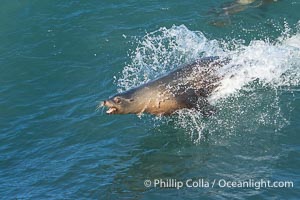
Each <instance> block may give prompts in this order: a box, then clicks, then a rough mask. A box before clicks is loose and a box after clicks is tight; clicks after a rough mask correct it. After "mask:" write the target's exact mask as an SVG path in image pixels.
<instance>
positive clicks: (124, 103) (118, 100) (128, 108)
mask: <svg viewBox="0 0 300 200" xmlns="http://www.w3.org/2000/svg"><path fill="white" fill-rule="evenodd" d="M102 106H105V107H107V108H108V110H107V111H106V113H107V114H130V113H131V114H135V113H138V112H139V111H138V110H137V108H136V107H135V105H134V99H133V98H128V97H126V96H124V95H122V94H117V95H115V96H113V97H111V98H109V99H108V100H105V101H103V102H102Z"/></svg>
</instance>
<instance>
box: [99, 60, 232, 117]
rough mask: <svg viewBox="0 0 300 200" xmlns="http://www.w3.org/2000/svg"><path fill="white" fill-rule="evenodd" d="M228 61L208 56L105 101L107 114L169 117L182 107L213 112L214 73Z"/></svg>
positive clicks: (207, 113) (208, 113) (216, 77)
mask: <svg viewBox="0 0 300 200" xmlns="http://www.w3.org/2000/svg"><path fill="white" fill-rule="evenodd" d="M224 62H227V61H226V60H221V59H219V57H208V58H203V59H200V60H197V61H195V62H194V63H192V64H189V65H186V66H183V67H180V68H178V69H176V70H174V71H172V72H170V73H168V74H167V75H164V76H162V77H160V78H157V79H155V80H153V81H150V82H148V83H145V84H142V85H140V86H139V87H136V88H133V89H130V90H128V91H126V92H123V93H120V94H117V95H115V96H113V97H111V98H109V99H108V100H105V101H103V102H102V106H106V107H108V108H109V109H108V110H107V111H106V113H107V114H142V113H149V114H154V115H170V114H172V113H174V112H175V111H177V110H179V109H183V108H187V109H192V108H193V109H197V110H200V111H201V112H202V113H203V114H204V115H210V114H212V113H213V112H214V109H213V108H212V106H210V105H209V104H208V101H207V97H208V96H209V95H210V94H211V92H212V91H213V90H214V89H215V88H216V87H217V86H218V81H219V79H220V78H219V77H218V76H217V75H216V73H215V71H216V69H218V67H220V66H222V65H223V64H224Z"/></svg>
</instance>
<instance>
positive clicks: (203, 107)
mask: <svg viewBox="0 0 300 200" xmlns="http://www.w3.org/2000/svg"><path fill="white" fill-rule="evenodd" d="M194 108H195V109H196V110H198V111H200V112H201V114H202V115H203V116H206V117H208V116H211V115H213V114H215V113H216V112H217V109H216V108H215V106H213V105H211V104H210V103H209V102H208V100H207V99H206V98H204V97H199V98H198V101H197V105H196V106H195V107H194Z"/></svg>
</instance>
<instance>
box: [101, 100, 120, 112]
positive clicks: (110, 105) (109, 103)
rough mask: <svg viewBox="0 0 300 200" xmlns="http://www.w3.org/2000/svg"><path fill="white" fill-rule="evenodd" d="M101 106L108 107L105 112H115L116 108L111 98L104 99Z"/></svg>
mask: <svg viewBox="0 0 300 200" xmlns="http://www.w3.org/2000/svg"><path fill="white" fill-rule="evenodd" d="M101 105H102V106H105V107H108V110H107V111H106V114H116V113H117V111H118V109H117V107H116V106H115V104H114V103H113V102H112V101H111V100H105V101H103V102H102V103H101Z"/></svg>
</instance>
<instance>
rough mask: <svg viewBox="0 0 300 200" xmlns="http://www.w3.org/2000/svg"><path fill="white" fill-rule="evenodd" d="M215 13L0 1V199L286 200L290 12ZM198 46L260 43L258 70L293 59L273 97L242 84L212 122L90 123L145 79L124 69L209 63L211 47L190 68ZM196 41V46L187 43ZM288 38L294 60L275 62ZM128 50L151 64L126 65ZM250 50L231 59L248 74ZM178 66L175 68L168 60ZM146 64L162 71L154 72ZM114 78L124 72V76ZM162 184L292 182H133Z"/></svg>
mask: <svg viewBox="0 0 300 200" xmlns="http://www.w3.org/2000/svg"><path fill="white" fill-rule="evenodd" d="M226 2H228V1H222V0H218V1H208V0H205V1H178V0H176V1H174V0H173V1H163V2H161V1H133V0H132V1H117V0H115V1H107V0H101V1H96V0H90V1H79V0H70V1H57V0H51V1H50V0H44V1H37V0H31V1H28V0H24V1H18V0H2V3H1V5H0V130H1V132H0V196H1V199H151V200H153V199H166V198H168V199H299V198H300V187H299V185H300V136H299V132H300V121H299V117H300V92H299V91H300V87H299V84H298V80H299V79H298V78H299V77H300V76H299V74H300V68H299V66H300V65H299V62H298V61H299V59H300V58H299V55H300V54H299V48H300V39H299V38H300V36H299V35H300V31H299V18H300V14H299V10H300V3H299V2H298V1H297V0H282V1H278V2H276V3H271V4H268V5H263V6H261V7H255V6H253V7H249V8H247V9H245V10H244V11H242V12H240V13H236V14H234V15H231V16H227V15H224V14H222V9H221V8H222V6H224V3H226ZM213 24H216V25H217V26H214V25H213ZM163 27H166V28H165V29H164V30H162V28H163ZM195 33H197V34H196V36H195V35H194V34H195ZM200 33H201V34H203V35H205V39H206V40H207V41H211V42H212V43H213V41H214V40H217V41H222V42H223V44H224V46H226V44H227V45H228V46H229V47H226V49H229V50H228V51H227V53H228V54H230V52H231V53H232V54H234V53H233V52H235V51H238V52H244V50H243V49H247V47H248V46H251V42H253V41H254V40H255V41H264V42H265V43H264V44H263V45H262V47H263V48H266V47H268V44H270V48H269V47H268V48H266V51H263V52H267V53H266V54H265V55H262V57H266V56H267V55H269V56H270V58H271V59H268V60H269V61H272V58H274V63H275V64H274V66H277V64H278V63H279V61H278V60H276V58H278V57H280V55H282V54H284V53H287V54H289V53H290V52H295V55H296V56H295V55H294V56H291V57H289V56H286V57H284V59H285V62H284V63H287V65H290V66H291V67H290V68H289V70H287V71H288V72H285V73H284V74H283V75H286V74H288V75H287V77H288V78H287V79H289V81H288V83H289V84H279V86H278V84H277V85H276V84H273V82H272V80H273V79H271V81H266V82H267V85H264V84H261V83H256V82H255V81H254V82H250V83H247V84H244V85H242V90H238V91H236V92H234V93H233V95H231V96H230V95H229V97H226V98H225V99H223V100H220V101H217V103H216V105H217V107H218V108H221V109H220V112H218V114H217V115H216V116H214V117H212V118H211V119H205V118H202V117H201V116H198V115H195V114H191V115H189V114H185V115H182V116H181V117H180V116H177V117H176V116H175V117H171V118H168V119H156V118H154V117H152V116H144V117H142V118H139V117H137V116H134V115H127V116H107V115H105V114H103V113H102V110H101V109H100V110H99V111H96V107H97V104H98V103H99V102H100V101H101V100H103V99H105V98H107V97H108V96H110V95H113V94H114V93H116V92H117V89H120V88H121V89H126V87H130V86H133V85H135V84H138V83H140V79H139V78H140V77H141V76H140V75H141V74H146V72H145V69H144V68H143V65H142V64H143V63H142V64H137V62H136V61H140V60H143V61H145V60H146V61H145V62H144V64H145V63H148V64H149V65H150V66H156V67H158V69H166V71H167V68H166V67H168V66H171V65H173V64H174V63H177V64H184V61H187V60H191V59H193V58H195V57H193V56H197V55H198V56H201V55H203V52H204V54H205V52H209V53H207V54H210V53H211V52H213V51H210V50H209V49H208V47H215V45H214V44H210V45H208V46H204V47H203V49H201V51H197V52H200V53H199V54H197V55H193V56H190V57H189V55H191V52H196V50H194V48H195V49H197V48H198V47H199V45H198V44H199V43H201V41H203V38H202V39H201V37H199V38H198V36H199V34H200ZM164 34H169V35H172V34H173V35H172V36H164ZM174 34H175V35H174ZM201 34H200V35H201ZM147 35H148V36H149V37H147ZM177 36H178V38H179V39H178V38H177ZM161 37H165V38H167V39H166V40H162V39H160V38H161ZM174 37H175V39H174ZM195 37H196V40H197V42H198V40H201V41H200V42H199V43H197V42H196V43H193V42H192V43H189V41H190V40H189V38H192V39H193V38H194V39H195ZM170 38H173V39H170ZM176 38H177V39H176ZM280 38H285V39H282V40H281V39H280ZM287 38H291V39H290V40H289V44H292V46H293V44H295V45H296V47H295V49H292V50H290V49H288V50H286V49H287V47H286V46H284V45H283V43H286V42H285V41H286V40H287ZM237 40H243V41H242V42H240V41H239V42H237V43H238V44H239V45H240V46H243V48H241V49H242V50H239V48H235V46H234V45H233V43H234V42H232V41H237ZM278 40H280V41H281V42H278V43H277V41H278ZM170 41H175V42H177V43H180V42H179V41H183V44H187V45H186V46H185V47H184V48H185V53H182V51H176V52H175V51H174V52H175V53H170V52H171V51H173V50H174V49H175V50H178V48H179V47H180V48H181V47H182V45H181V46H180V45H175V46H173V47H170V46H168V45H167V47H168V48H166V49H164V51H159V52H156V51H154V50H155V48H154V47H153V48H152V47H148V46H147V42H150V43H151V44H154V46H157V45H159V44H162V45H164V44H165V43H168V42H170ZM282 41H284V42H282ZM177 43H176V44H177ZM138 47H139V48H142V49H143V48H144V49H146V50H147V49H148V50H149V49H150V53H148V54H147V51H145V52H144V54H142V55H138V54H137V53H136V52H138V50H137V48H138ZM262 47H261V46H260V45H259V44H253V45H252V47H250V50H249V52H250V53H249V52H248V53H244V54H242V55H243V56H242V58H243V59H246V57H247V58H250V60H251V59H252V60H253V59H254V60H255V59H258V60H261V59H262V57H260V55H257V54H258V53H257V52H258V51H252V49H251V48H253V49H258V50H259V49H261V48H262ZM220 48H224V49H225V47H220ZM232 49H233V50H232ZM236 49H237V50H236ZM282 49H283V50H282ZM151 50H152V51H151ZM268 50H270V51H269V52H268ZM201 52H202V53H201ZM277 52H279V54H278V53H277ZM297 53H298V54H297ZM147 55H150V56H149V57H150V58H148V57H147ZM181 55H183V56H185V57H187V59H186V60H185V59H181V60H178V59H177V58H178V57H179V56H181ZM234 55H235V56H236V55H237V54H234ZM297 56H298V57H297ZM233 57H234V56H233ZM236 57H238V56H236ZM155 58H159V59H161V60H164V61H166V63H165V64H164V65H159V64H158V63H162V62H158V63H156V62H155ZM177 61H178V62H177ZM279 64H280V63H279ZM279 64H278V65H279ZM271 65H272V63H271V64H270V66H271ZM126 66H127V67H128V69H133V72H132V73H131V75H130V76H129V75H128V74H127V73H126V72H127V71H126V69H125V67H126ZM136 69H142V70H141V71H139V72H136V71H135V70H136ZM258 69H260V68H258ZM159 71H160V70H157V71H155V70H154V71H151V72H149V74H150V75H153V76H154V77H155V76H157V75H158V74H159ZM271 71H272V70H271ZM273 71H274V70H273ZM275 71H276V70H275ZM289 71H292V73H290V74H289ZM264 73H265V72H264V71H259V72H258V74H264ZM281 75H282V74H281ZM114 77H115V78H114ZM237 77H239V76H237ZM274 77H275V78H278V75H274ZM133 78H137V79H133ZM239 80H243V77H240V79H239ZM141 81H143V80H141ZM128 83H129V85H128ZM280 83H282V81H281V82H280ZM274 85H275V86H274ZM245 88H248V89H249V88H251V90H247V89H245ZM259 116H260V117H261V118H259ZM199 135H201V139H200V140H197V139H199V138H197V136H199ZM170 178H171V179H176V180H182V181H185V180H187V179H194V180H198V179H199V178H203V179H205V180H208V181H212V180H214V179H217V180H219V179H225V180H231V181H233V180H240V181H243V180H248V179H254V180H260V179H263V180H270V181H293V184H294V187H293V188H261V189H255V188H220V187H215V188H186V187H184V188H181V189H179V190H177V189H174V188H158V187H157V188H154V187H150V188H147V187H145V186H144V181H145V180H146V179H150V180H151V181H153V180H154V179H164V180H166V179H170Z"/></svg>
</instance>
